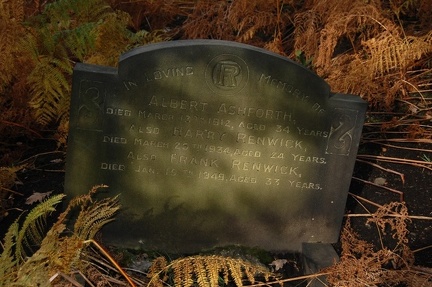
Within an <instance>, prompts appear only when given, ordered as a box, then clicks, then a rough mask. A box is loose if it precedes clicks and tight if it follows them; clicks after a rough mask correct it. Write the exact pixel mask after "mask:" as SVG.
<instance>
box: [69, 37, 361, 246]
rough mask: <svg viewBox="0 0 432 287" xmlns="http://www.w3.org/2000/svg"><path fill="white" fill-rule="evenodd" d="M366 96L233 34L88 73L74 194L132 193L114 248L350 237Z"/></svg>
mask: <svg viewBox="0 0 432 287" xmlns="http://www.w3.org/2000/svg"><path fill="white" fill-rule="evenodd" d="M365 110H366V104H365V102H364V101H362V100H361V99H360V98H358V97H356V96H353V95H341V94H332V93H330V90H329V86H328V85H327V84H326V83H325V82H324V81H323V80H322V79H321V78H319V77H318V76H317V75H315V74H313V73H312V72H311V71H309V70H307V69H306V68H304V67H302V66H300V65H298V64H296V63H294V62H292V61H290V60H287V59H286V58H283V57H281V56H278V55H276V54H273V53H270V52H267V51H265V50H262V49H259V48H255V47H251V46H247V45H243V44H238V43H232V42H225V41H212V40H193V41H177V42H168V43H161V44H155V45H149V46H145V47H141V48H138V49H135V50H133V51H131V52H128V53H126V54H124V55H123V56H122V57H121V59H120V62H119V68H118V69H115V68H109V67H100V66H93V65H86V64H78V65H77V66H76V68H75V70H74V79H73V95H72V104H71V121H70V134H69V145H68V158H67V171H66V183H65V189H66V192H67V193H68V194H70V195H78V194H83V193H85V192H87V191H88V190H89V189H90V188H91V187H92V186H94V185H96V184H102V183H103V184H107V185H109V188H108V192H107V193H106V195H116V194H119V193H121V204H122V206H123V208H122V211H121V213H120V214H119V215H118V216H117V220H116V221H115V222H114V223H111V224H109V226H107V227H106V228H105V229H104V238H105V239H106V240H107V241H108V242H110V243H114V244H118V245H123V246H128V247H136V246H139V245H141V246H143V247H144V248H149V249H150V248H159V249H165V250H170V251H179V252H180V251H181V252H189V251H197V250H200V249H202V248H208V247H213V246H216V245H225V244H242V245H248V246H259V247H262V248H265V249H268V250H300V249H301V244H302V243H303V242H326V243H331V242H336V241H337V239H338V236H339V231H340V227H341V222H342V217H343V214H344V207H345V202H346V197H347V192H348V188H349V184H350V178H351V174H352V170H353V166H354V161H355V157H356V153H357V148H358V143H359V138H360V134H361V129H362V125H363V120H364V113H365Z"/></svg>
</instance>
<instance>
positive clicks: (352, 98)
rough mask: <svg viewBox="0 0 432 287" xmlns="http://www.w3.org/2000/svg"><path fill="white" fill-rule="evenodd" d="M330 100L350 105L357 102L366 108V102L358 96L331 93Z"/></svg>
mask: <svg viewBox="0 0 432 287" xmlns="http://www.w3.org/2000/svg"><path fill="white" fill-rule="evenodd" d="M331 98H332V99H333V100H338V101H349V102H351V103H355V102H357V103H359V104H363V105H364V106H367V102H366V101H365V100H364V99H362V98H361V97H360V96H358V95H353V94H344V93H332V94H331Z"/></svg>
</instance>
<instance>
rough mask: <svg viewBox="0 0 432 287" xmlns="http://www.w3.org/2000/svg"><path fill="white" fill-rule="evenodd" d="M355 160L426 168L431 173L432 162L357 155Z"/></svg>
mask: <svg viewBox="0 0 432 287" xmlns="http://www.w3.org/2000/svg"><path fill="white" fill-rule="evenodd" d="M357 158H364V159H374V160H378V161H383V162H389V163H397V164H406V165H412V166H415V167H421V168H426V169H428V170H430V171H432V167H429V165H430V166H432V162H428V161H421V160H414V159H407V158H396V157H386V156H380V155H367V154H359V155H357Z"/></svg>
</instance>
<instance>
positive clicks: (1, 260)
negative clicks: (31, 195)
mask: <svg viewBox="0 0 432 287" xmlns="http://www.w3.org/2000/svg"><path fill="white" fill-rule="evenodd" d="M18 227H19V226H18V223H17V222H14V223H12V225H11V226H10V227H9V229H8V232H7V233H6V235H5V237H4V240H3V251H2V253H1V255H0V287H3V286H5V287H7V286H10V285H11V283H12V282H13V280H14V278H15V272H16V267H17V260H16V258H15V256H14V254H13V246H14V244H15V239H16V238H17V236H18Z"/></svg>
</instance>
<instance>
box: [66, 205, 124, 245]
mask: <svg viewBox="0 0 432 287" xmlns="http://www.w3.org/2000/svg"><path fill="white" fill-rule="evenodd" d="M119 208H120V207H119V205H118V196H115V197H113V198H105V199H103V200H101V201H96V202H94V203H93V204H92V205H90V206H83V208H82V209H81V211H80V213H79V215H78V218H77V220H76V222H75V224H74V233H75V235H76V236H77V237H78V238H80V239H82V240H88V239H92V238H93V237H94V236H95V234H96V233H97V232H98V231H99V230H100V229H101V228H102V226H103V225H105V224H107V223H108V222H110V221H112V220H114V219H113V218H112V217H113V215H114V214H115V213H116V212H117V211H118V210H119Z"/></svg>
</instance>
